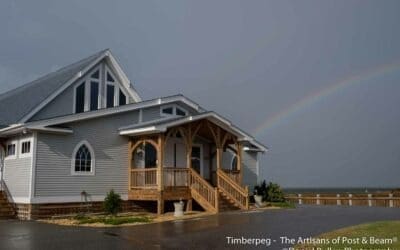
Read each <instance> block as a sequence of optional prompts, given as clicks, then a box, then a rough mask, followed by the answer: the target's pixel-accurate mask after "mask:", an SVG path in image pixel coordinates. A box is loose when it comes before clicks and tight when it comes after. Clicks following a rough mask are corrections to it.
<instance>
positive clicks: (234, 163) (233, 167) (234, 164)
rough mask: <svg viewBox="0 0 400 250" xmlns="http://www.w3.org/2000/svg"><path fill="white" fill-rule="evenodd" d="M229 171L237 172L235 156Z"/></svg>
mask: <svg viewBox="0 0 400 250" xmlns="http://www.w3.org/2000/svg"><path fill="white" fill-rule="evenodd" d="M231 169H232V170H237V156H236V155H235V156H233V159H232V166H231Z"/></svg>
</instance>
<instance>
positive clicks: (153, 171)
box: [130, 168, 158, 188]
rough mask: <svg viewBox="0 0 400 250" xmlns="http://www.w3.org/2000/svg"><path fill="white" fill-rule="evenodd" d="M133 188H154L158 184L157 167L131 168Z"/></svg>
mask: <svg viewBox="0 0 400 250" xmlns="http://www.w3.org/2000/svg"><path fill="white" fill-rule="evenodd" d="M130 175H131V176H130V178H131V188H154V187H156V186H157V183H158V182H157V168H133V169H131V174H130Z"/></svg>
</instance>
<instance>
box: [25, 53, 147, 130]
mask: <svg viewBox="0 0 400 250" xmlns="http://www.w3.org/2000/svg"><path fill="white" fill-rule="evenodd" d="M104 58H109V61H110V64H111V65H110V66H111V68H112V69H114V70H115V72H116V74H117V76H118V77H119V78H121V80H122V83H123V84H124V86H125V87H126V89H127V91H128V93H129V94H130V95H131V97H132V98H133V99H134V100H135V101H136V102H140V101H141V98H140V97H139V95H138V94H137V93H136V92H135V91H134V90H133V89H132V88H130V81H129V79H128V77H127V76H126V75H125V73H124V72H123V71H122V68H121V66H119V64H118V62H117V60H115V58H114V56H113V55H112V54H111V52H110V51H109V50H106V51H105V52H104V53H103V54H102V55H100V56H99V57H98V58H97V59H96V60H94V61H93V62H92V63H91V64H89V65H88V66H86V67H85V68H84V69H83V70H82V71H80V72H78V73H77V74H76V75H75V76H74V77H72V78H71V79H70V80H68V81H67V82H66V83H65V84H63V85H62V86H61V87H60V88H59V89H58V90H56V91H54V92H53V93H52V94H51V95H50V96H49V97H47V98H46V99H45V100H44V101H43V102H42V103H40V104H39V105H38V106H36V107H35V108H34V109H33V110H32V111H30V112H29V113H28V114H26V115H25V116H24V117H23V118H22V119H21V120H20V121H19V122H18V123H25V122H27V121H28V120H29V119H30V118H32V117H33V116H34V115H35V114H36V113H37V112H39V111H40V110H41V109H42V108H44V107H45V106H46V105H47V104H49V103H50V102H51V101H52V100H54V98H56V97H57V96H58V95H60V94H61V93H62V92H63V91H64V90H66V89H67V88H68V87H69V86H71V85H72V84H73V83H74V82H76V81H77V80H78V79H80V78H81V77H82V76H83V75H85V74H87V73H88V71H89V70H90V69H91V68H93V67H94V66H95V65H96V64H98V63H99V62H100V61H101V60H103V59H104Z"/></svg>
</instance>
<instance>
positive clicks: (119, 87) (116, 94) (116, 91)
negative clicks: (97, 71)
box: [104, 64, 129, 108]
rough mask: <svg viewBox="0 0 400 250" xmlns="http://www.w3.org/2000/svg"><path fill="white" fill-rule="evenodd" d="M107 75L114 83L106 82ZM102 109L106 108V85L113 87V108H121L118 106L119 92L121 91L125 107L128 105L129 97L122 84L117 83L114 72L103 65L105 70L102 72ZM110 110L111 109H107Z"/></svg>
mask: <svg viewBox="0 0 400 250" xmlns="http://www.w3.org/2000/svg"><path fill="white" fill-rule="evenodd" d="M107 74H110V76H111V77H112V78H113V79H114V82H110V81H108V80H107ZM104 82H105V84H104V86H105V87H104V92H105V95H104V99H105V100H104V107H105V108H107V85H113V86H114V106H113V107H117V106H123V105H119V91H121V92H122V93H123V94H124V95H125V105H126V104H129V95H128V94H127V91H126V90H125V89H124V88H123V86H122V84H121V83H120V82H119V80H118V77H117V75H116V74H114V72H113V71H112V70H111V69H110V67H109V66H108V65H107V64H105V70H104ZM109 108H112V107H109Z"/></svg>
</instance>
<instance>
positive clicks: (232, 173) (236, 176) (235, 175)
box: [222, 168, 240, 183]
mask: <svg viewBox="0 0 400 250" xmlns="http://www.w3.org/2000/svg"><path fill="white" fill-rule="evenodd" d="M222 171H224V173H225V174H226V175H228V176H229V178H231V179H232V180H233V181H234V182H236V183H240V170H231V169H225V168H222Z"/></svg>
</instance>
